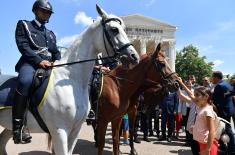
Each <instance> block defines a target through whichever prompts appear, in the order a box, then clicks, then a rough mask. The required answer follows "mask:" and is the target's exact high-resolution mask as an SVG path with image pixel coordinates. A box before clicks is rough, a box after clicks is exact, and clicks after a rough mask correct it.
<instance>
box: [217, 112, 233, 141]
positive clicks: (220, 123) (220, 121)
mask: <svg viewBox="0 0 235 155" xmlns="http://www.w3.org/2000/svg"><path fill="white" fill-rule="evenodd" d="M226 123H227V124H229V125H231V123H230V122H228V121H227V120H225V119H223V118H221V117H218V116H217V115H216V121H215V138H216V139H217V140H219V139H220V137H221V136H222V134H223V133H224V131H225V126H226Z"/></svg>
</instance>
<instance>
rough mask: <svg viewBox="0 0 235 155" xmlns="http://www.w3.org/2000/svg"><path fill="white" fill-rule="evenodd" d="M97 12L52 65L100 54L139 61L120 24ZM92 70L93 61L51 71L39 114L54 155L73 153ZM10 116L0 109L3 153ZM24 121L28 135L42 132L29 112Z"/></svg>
mask: <svg viewBox="0 0 235 155" xmlns="http://www.w3.org/2000/svg"><path fill="white" fill-rule="evenodd" d="M96 9H97V12H98V13H99V15H100V16H101V17H102V19H100V20H98V21H96V22H95V23H93V24H92V25H91V26H90V27H89V28H88V29H86V30H85V31H84V32H83V33H81V35H80V37H78V38H77V39H76V41H75V42H74V43H73V45H72V46H71V47H70V48H69V49H68V50H67V52H66V53H65V54H64V56H63V58H62V59H61V60H60V61H56V62H55V65H57V64H62V63H69V62H74V61H78V60H86V59H92V58H96V56H97V54H98V53H99V52H102V55H103V56H104V57H105V56H107V57H108V56H113V55H117V56H118V55H119V56H120V55H124V56H125V58H128V59H129V61H131V62H132V63H133V64H136V63H138V62H139V56H138V54H137V52H136V50H135V49H134V47H133V46H132V45H131V44H130V42H129V40H128V38H127V35H126V33H125V32H124V23H123V21H122V20H121V19H120V18H119V17H117V16H114V15H108V14H107V13H106V12H105V11H104V10H102V9H101V8H100V7H99V6H96ZM108 51H109V52H108ZM93 67H94V61H92V62H85V63H79V64H74V65H67V66H61V67H55V68H54V70H53V80H52V83H51V85H50V86H49V88H48V92H47V96H46V98H45V100H44V103H43V104H42V106H41V107H40V108H39V113H40V115H41V117H42V119H43V120H44V122H45V124H46V125H47V127H48V129H49V133H50V135H51V138H52V144H53V149H54V151H55V154H56V155H72V153H73V149H74V147H75V144H76V142H77V139H78V135H79V131H80V129H81V126H82V123H83V122H84V121H85V119H86V116H87V114H88V111H89V107H90V104H89V99H88V82H89V79H90V76H91V73H92V70H93ZM11 115H12V112H11V109H3V110H0V125H1V126H3V127H4V128H5V130H4V131H3V132H2V134H1V135H0V136H1V137H0V141H1V143H0V147H2V148H1V149H4V150H5V145H6V144H5V143H6V142H7V140H8V139H9V137H10V135H9V134H10V130H11V128H12V120H11ZM27 119H28V121H27V122H28V123H27V125H28V128H29V130H30V131H31V132H37V133H38V132H43V131H42V130H41V128H40V127H39V125H38V123H37V122H36V120H35V119H34V117H33V115H32V114H31V113H28V118H27Z"/></svg>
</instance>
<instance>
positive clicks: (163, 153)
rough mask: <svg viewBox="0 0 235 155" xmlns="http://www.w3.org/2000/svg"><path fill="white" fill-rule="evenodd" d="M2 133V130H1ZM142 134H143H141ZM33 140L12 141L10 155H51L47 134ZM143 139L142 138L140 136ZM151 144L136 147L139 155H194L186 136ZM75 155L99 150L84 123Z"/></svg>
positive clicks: (108, 142) (108, 136)
mask: <svg viewBox="0 0 235 155" xmlns="http://www.w3.org/2000/svg"><path fill="white" fill-rule="evenodd" d="M0 131H1V130H0ZM140 134H141V133H140ZM32 136H33V140H32V143H31V144H27V145H14V144H13V142H12V140H9V142H8V143H7V153H8V155H18V154H19V155H49V154H50V153H51V151H49V150H48V149H47V136H46V134H32ZM140 138H142V136H140ZM150 139H151V142H149V143H148V142H145V141H142V142H141V144H136V143H135V147H136V150H137V152H138V154H139V155H192V154H191V151H190V148H189V147H184V146H182V145H183V143H184V142H183V139H184V134H182V133H181V134H180V139H179V140H177V141H172V143H167V142H166V141H163V142H158V141H156V138H155V137H150ZM121 151H122V153H123V154H124V155H125V154H128V153H129V152H130V148H129V146H124V145H121ZM73 154H74V155H95V154H97V150H96V148H95V147H94V140H93V131H92V128H91V126H87V125H86V123H84V125H83V127H82V130H81V134H80V139H79V140H78V143H77V145H76V147H75V150H74V153H73ZM111 154H112V139H111V130H110V128H108V130H107V132H106V144H105V150H104V155H111Z"/></svg>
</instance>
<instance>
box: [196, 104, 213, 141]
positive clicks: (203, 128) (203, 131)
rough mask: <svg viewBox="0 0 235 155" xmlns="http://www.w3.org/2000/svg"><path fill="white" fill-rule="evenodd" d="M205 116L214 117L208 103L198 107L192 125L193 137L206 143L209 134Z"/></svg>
mask: <svg viewBox="0 0 235 155" xmlns="http://www.w3.org/2000/svg"><path fill="white" fill-rule="evenodd" d="M207 116H209V117H211V118H213V120H215V118H216V117H215V116H216V114H215V112H214V110H213V107H212V106H210V105H207V106H205V107H203V108H199V109H198V111H197V117H196V121H195V124H194V127H193V139H194V140H196V141H198V142H200V143H203V144H205V143H207V140H208V134H209V129H208V127H207V123H206V117H207Z"/></svg>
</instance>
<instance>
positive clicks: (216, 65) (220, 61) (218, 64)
mask: <svg viewBox="0 0 235 155" xmlns="http://www.w3.org/2000/svg"><path fill="white" fill-rule="evenodd" d="M223 63H224V62H223V61H222V60H215V61H213V64H214V67H218V66H220V65H221V64H223Z"/></svg>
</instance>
